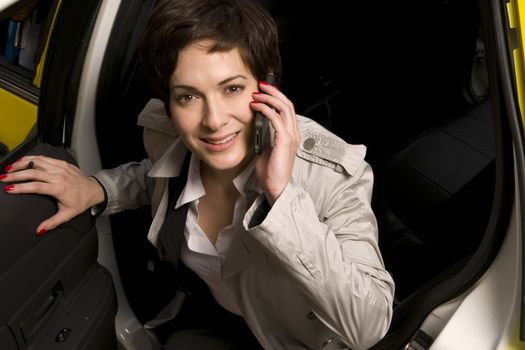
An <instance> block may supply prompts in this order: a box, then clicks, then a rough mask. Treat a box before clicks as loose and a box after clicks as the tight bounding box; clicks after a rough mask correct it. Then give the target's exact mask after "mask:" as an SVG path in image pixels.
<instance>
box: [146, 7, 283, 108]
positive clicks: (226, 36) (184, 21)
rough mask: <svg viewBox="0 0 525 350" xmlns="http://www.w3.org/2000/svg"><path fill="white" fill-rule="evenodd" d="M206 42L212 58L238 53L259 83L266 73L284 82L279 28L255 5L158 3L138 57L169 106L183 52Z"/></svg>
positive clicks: (264, 11)
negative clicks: (215, 54) (213, 54)
mask: <svg viewBox="0 0 525 350" xmlns="http://www.w3.org/2000/svg"><path fill="white" fill-rule="evenodd" d="M203 39H210V40H211V41H212V43H213V44H212V45H211V46H210V47H209V49H208V52H221V51H229V50H231V49H234V48H238V49H239V51H240V55H241V58H242V60H243V61H244V63H245V64H246V65H247V66H248V67H249V69H250V71H251V72H252V74H253V75H254V76H255V78H256V79H258V80H263V79H264V76H265V74H266V73H268V72H273V73H274V74H277V75H278V76H280V73H281V57H280V54H279V46H278V34H277V26H276V24H275V21H274V20H273V18H272V17H271V16H270V14H269V13H268V12H267V11H266V10H264V9H263V8H262V7H260V6H259V5H257V4H255V3H254V2H253V0H159V1H157V2H156V4H155V5H154V8H153V11H152V15H151V17H150V19H149V21H148V24H147V26H146V30H145V33H144V36H143V40H142V44H141V50H140V57H141V61H142V63H143V64H144V66H145V68H146V70H147V71H148V73H149V75H150V77H151V79H152V81H153V83H154V85H155V87H156V88H157V89H158V92H159V93H160V94H161V97H162V98H163V99H164V101H165V102H168V101H169V79H170V76H171V75H172V74H173V72H174V71H175V68H176V67H177V59H178V56H179V52H180V51H181V50H183V49H185V48H187V47H188V46H190V45H191V44H192V43H194V42H196V41H199V40H203Z"/></svg>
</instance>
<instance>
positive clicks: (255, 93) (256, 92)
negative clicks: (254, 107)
mask: <svg viewBox="0 0 525 350" xmlns="http://www.w3.org/2000/svg"><path fill="white" fill-rule="evenodd" d="M252 94H254V95H260V94H261V93H260V92H259V91H255V92H252Z"/></svg>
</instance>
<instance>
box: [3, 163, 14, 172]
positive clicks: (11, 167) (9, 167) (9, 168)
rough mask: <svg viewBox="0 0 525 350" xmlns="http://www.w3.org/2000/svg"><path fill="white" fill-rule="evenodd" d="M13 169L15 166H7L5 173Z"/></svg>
mask: <svg viewBox="0 0 525 350" xmlns="http://www.w3.org/2000/svg"><path fill="white" fill-rule="evenodd" d="M11 169H13V164H9V165H8V166H6V167H5V168H4V171H9V170H11Z"/></svg>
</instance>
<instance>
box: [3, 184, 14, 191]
mask: <svg viewBox="0 0 525 350" xmlns="http://www.w3.org/2000/svg"><path fill="white" fill-rule="evenodd" d="M14 189H15V185H7V186H4V191H5V192H9V191H12V190H14Z"/></svg>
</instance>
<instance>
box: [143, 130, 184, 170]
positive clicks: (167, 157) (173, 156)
mask: <svg viewBox="0 0 525 350" xmlns="http://www.w3.org/2000/svg"><path fill="white" fill-rule="evenodd" d="M187 152H188V149H187V148H186V145H185V144H184V142H182V140H181V139H180V138H177V139H176V140H175V141H174V142H173V143H172V144H171V146H169V147H168V149H166V151H165V152H164V154H163V155H162V156H161V157H160V158H159V159H158V160H157V161H156V162H155V164H153V166H152V167H151V169H150V171H149V172H148V175H149V176H150V177H177V176H179V175H180V172H181V168H182V164H183V162H184V157H185V156H186V153H187Z"/></svg>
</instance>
